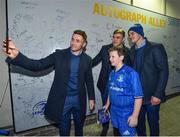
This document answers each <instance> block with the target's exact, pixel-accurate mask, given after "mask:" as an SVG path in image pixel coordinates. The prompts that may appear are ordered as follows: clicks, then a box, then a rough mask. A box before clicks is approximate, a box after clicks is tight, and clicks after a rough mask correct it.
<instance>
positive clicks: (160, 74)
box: [130, 40, 169, 104]
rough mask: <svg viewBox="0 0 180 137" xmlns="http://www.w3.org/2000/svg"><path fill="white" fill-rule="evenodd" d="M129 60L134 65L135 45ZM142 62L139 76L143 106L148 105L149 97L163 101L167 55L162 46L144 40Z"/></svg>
mask: <svg viewBox="0 0 180 137" xmlns="http://www.w3.org/2000/svg"><path fill="white" fill-rule="evenodd" d="M130 58H131V62H132V64H134V61H135V45H134V46H132V48H131V50H130ZM142 62H143V63H142V66H141V72H140V74H139V75H140V80H141V84H142V89H143V94H144V98H143V104H150V100H151V96H155V97H157V98H159V99H161V101H165V88H166V85H167V81H168V75H169V69H168V59H167V54H166V51H165V48H164V47H163V45H162V44H158V43H152V42H149V41H147V40H146V45H145V47H144V54H143V59H142Z"/></svg>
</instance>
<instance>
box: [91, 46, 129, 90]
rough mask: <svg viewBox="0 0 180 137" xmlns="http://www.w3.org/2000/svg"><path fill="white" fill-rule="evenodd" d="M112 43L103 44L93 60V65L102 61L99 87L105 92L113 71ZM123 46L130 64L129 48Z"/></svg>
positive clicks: (127, 61)
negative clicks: (110, 52)
mask: <svg viewBox="0 0 180 137" xmlns="http://www.w3.org/2000/svg"><path fill="white" fill-rule="evenodd" d="M112 46H113V45H112V44H109V45H104V46H102V48H101V50H100V52H99V53H98V54H97V55H96V57H94V58H93V60H92V67H94V66H96V65H98V64H99V63H100V62H102V66H101V70H100V74H99V78H98V82H97V87H98V89H99V90H100V92H102V93H103V92H104V91H105V89H106V85H107V82H108V79H109V73H110V72H111V63H110V62H109V52H108V50H109V49H110V48H111V47H112ZM123 48H124V49H125V51H126V56H125V58H124V62H125V64H127V65H130V64H131V63H130V57H129V55H128V54H129V53H128V52H129V49H128V48H127V47H126V46H124V45H123Z"/></svg>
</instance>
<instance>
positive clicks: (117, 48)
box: [108, 46, 126, 56]
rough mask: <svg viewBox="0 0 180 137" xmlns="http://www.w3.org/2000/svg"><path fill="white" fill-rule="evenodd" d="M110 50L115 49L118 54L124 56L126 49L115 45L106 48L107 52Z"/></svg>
mask: <svg viewBox="0 0 180 137" xmlns="http://www.w3.org/2000/svg"><path fill="white" fill-rule="evenodd" d="M112 51H117V53H118V55H119V56H125V54H126V50H125V49H124V48H121V47H117V46H113V47H111V48H110V49H109V50H108V52H109V53H110V52H112Z"/></svg>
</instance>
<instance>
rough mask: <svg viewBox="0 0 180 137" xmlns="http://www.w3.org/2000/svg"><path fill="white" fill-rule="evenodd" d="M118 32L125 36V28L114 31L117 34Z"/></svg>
mask: <svg viewBox="0 0 180 137" xmlns="http://www.w3.org/2000/svg"><path fill="white" fill-rule="evenodd" d="M117 33H120V34H122V35H123V37H125V31H124V30H123V29H121V28H120V29H116V30H115V31H114V32H113V35H114V34H117Z"/></svg>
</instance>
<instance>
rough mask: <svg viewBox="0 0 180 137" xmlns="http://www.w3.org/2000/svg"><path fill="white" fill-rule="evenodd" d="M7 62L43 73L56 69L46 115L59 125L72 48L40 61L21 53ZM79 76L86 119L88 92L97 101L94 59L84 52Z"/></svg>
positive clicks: (80, 94) (83, 111)
mask: <svg viewBox="0 0 180 137" xmlns="http://www.w3.org/2000/svg"><path fill="white" fill-rule="evenodd" d="M6 61H7V62H8V63H10V64H14V65H18V66H21V67H23V68H26V69H29V70H32V71H41V70H45V69H48V68H50V67H54V70H55V74H54V81H53V84H52V87H51V90H50V92H49V95H48V100H47V104H46V107H45V112H44V113H45V116H46V117H47V118H48V119H50V120H52V121H54V122H57V123H59V121H60V116H61V114H62V112H63V107H64V102H65V98H66V95H67V84H68V81H69V77H70V61H71V52H70V48H68V49H64V50H56V52H54V53H52V54H50V55H49V56H47V57H45V58H43V59H40V60H33V59H29V58H27V57H26V56H24V55H23V54H22V53H19V54H18V56H17V57H16V58H15V59H13V60H11V59H10V58H7V60H6ZM78 76H79V77H78V85H77V87H78V92H79V99H80V107H81V112H82V114H83V116H84V117H83V118H85V114H86V102H87V101H86V99H87V98H86V92H87V93H88V98H89V99H90V100H95V93H94V83H93V76H92V59H91V58H90V57H89V56H88V55H87V54H86V53H84V52H82V54H81V57H80V64H79V70H78Z"/></svg>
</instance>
